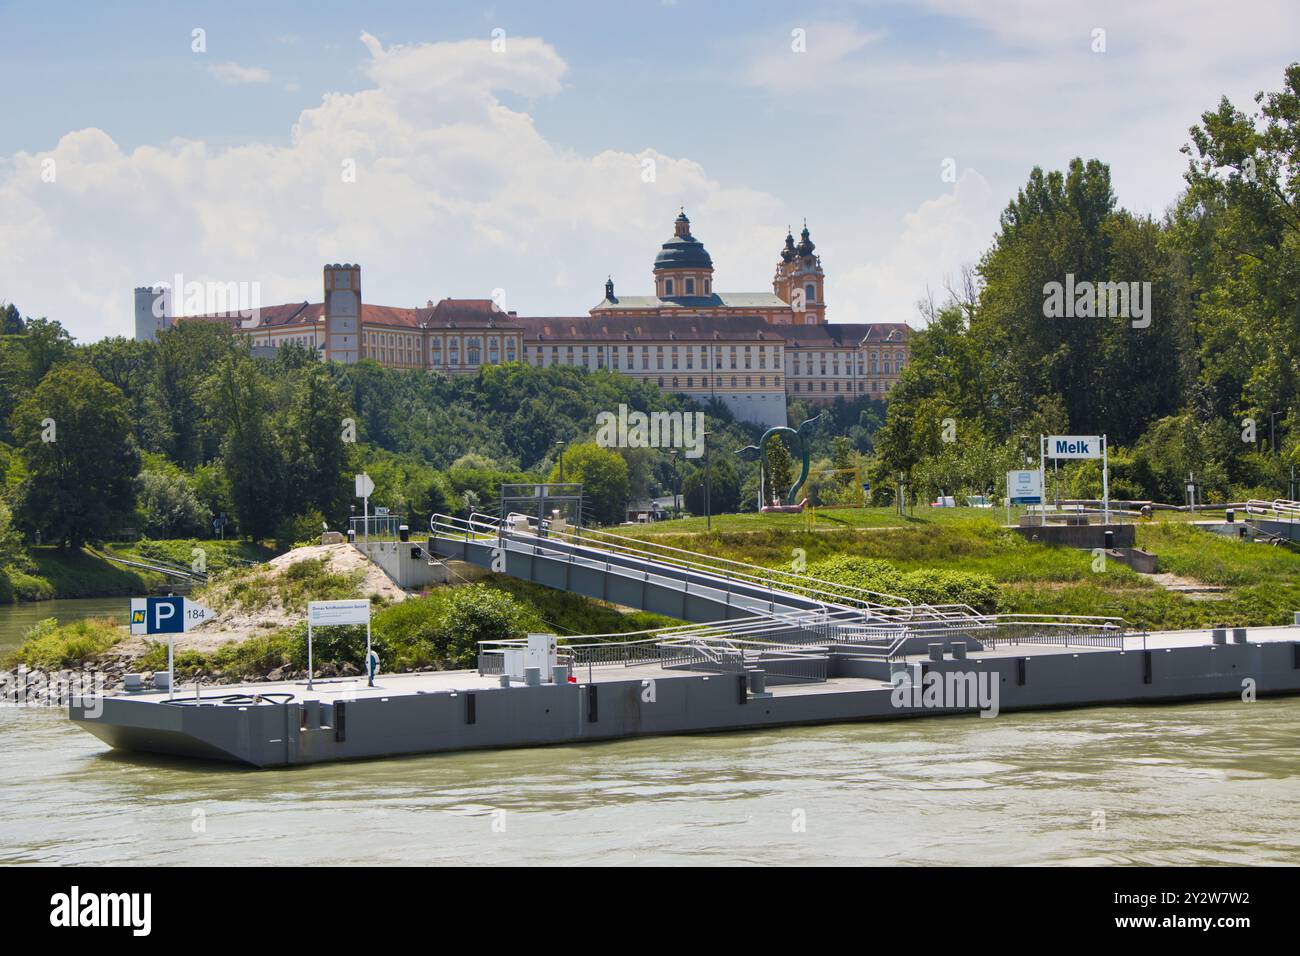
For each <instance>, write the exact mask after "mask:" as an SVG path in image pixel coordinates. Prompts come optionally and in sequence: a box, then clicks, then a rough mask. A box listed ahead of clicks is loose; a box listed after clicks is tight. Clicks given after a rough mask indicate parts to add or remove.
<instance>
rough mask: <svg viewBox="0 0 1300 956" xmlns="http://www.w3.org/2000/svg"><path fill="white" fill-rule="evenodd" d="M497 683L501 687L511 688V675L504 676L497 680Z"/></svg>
mask: <svg viewBox="0 0 1300 956" xmlns="http://www.w3.org/2000/svg"><path fill="white" fill-rule="evenodd" d="M497 683H498V684H499V685H500V686H502V687H509V686H510V675H509V674H502V675H501V676H500V677H498V678H497Z"/></svg>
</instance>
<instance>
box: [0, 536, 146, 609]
mask: <svg viewBox="0 0 1300 956" xmlns="http://www.w3.org/2000/svg"><path fill="white" fill-rule="evenodd" d="M162 580H163V578H162V576H161V575H156V574H153V573H151V572H148V571H137V570H134V569H131V568H123V567H120V566H118V565H116V564H113V563H112V562H110V561H106V560H104V559H103V558H101V557H99V556H98V555H95V554H92V553H91V552H90V551H87V550H82V549H72V548H68V549H61V548H53V547H39V548H30V549H29V550H28V551H27V554H26V560H25V561H24V562H23V563H22V565H21V566H12V565H11V566H8V567H4V568H0V601H3V602H5V603H11V602H13V601H48V600H52V599H54V598H84V597H114V596H116V595H119V594H120V595H132V594H147V593H148V592H149V590H150V588H151V587H154V586H156V585H158V584H160V583H162Z"/></svg>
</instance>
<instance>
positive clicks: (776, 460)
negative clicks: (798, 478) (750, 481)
mask: <svg viewBox="0 0 1300 956" xmlns="http://www.w3.org/2000/svg"><path fill="white" fill-rule="evenodd" d="M766 468H767V483H766V488H765V490H766V493H767V499H768V501H771V500H772V499H773V498H776V499H778V500H780V501H784V500H785V496H786V493H787V492H788V491H789V490H790V485H791V484H793V483H794V461H793V459H791V457H790V450H789V449H788V448H786V447H785V442H784V441H782V440H781V436H780V435H773V436H772V437H771V438H769V439H768V440H767V457H766Z"/></svg>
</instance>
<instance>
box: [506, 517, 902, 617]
mask: <svg viewBox="0 0 1300 956" xmlns="http://www.w3.org/2000/svg"><path fill="white" fill-rule="evenodd" d="M524 517H528V516H527V515H525V516H524ZM587 534H589V535H599V536H601V537H602V538H615V539H617V540H618V541H620V542H621V541H631V542H636V545H637V546H636V547H633V546H632V545H620V547H623V548H625V549H626V550H628V551H633V552H637V553H642V554H653V553H654V552H653V551H651V550H650V549H651V548H658V549H660V550H661V551H671V552H673V553H675V554H684V555H690V556H691V557H693V558H699V557H705V558H708V559H709V560H710V561H713V562H715V563H716V564H729V565H734V566H736V567H739V568H748V569H752V570H756V571H762V572H763V573H764V574H768V575H780V576H782V577H787V578H795V579H796V580H798V581H800V582H801V583H803V582H807V581H816V582H818V583H820V584H832V585H833V586H834V587H842V588H845V589H846V590H850V591H857V592H858V593H860V594H870V595H872V596H874V597H880V598H887V599H888V600H890V601H894V602H897V604H899V605H901V606H902V607H904V608H910V607H914V606H915V605H914V604H913V602H912V601H910V600H908V599H907V598H905V597H900V596H898V595H896V594H886V593H884V592H883V591H872V590H870V589H868V588H860V587H855V586H852V585H840V584H834V582H830V581H821V580H820V579H818V578H814V577H812V576H811V575H807V574H797V573H796V572H794V571H784V570H782V569H781V568H765V567H763V566H762V565H758V564H750V563H748V562H745V561H736V560H734V559H732V558H720V557H716V556H714V555H704V554H700V553H699V552H698V551H688V550H686V549H685V548H675V547H673V546H672V545H667V544H660V543H659V542H657V541H646V540H644V539H642V538H633V537H631V536H629V535H622V534H616V533H615V532H613V531H603V530H599V529H587ZM660 560H668V559H665V558H660ZM868 603H870V602H868ZM882 606H883V607H886V608H891V609H892V608H893V605H882ZM923 606H927V605H923Z"/></svg>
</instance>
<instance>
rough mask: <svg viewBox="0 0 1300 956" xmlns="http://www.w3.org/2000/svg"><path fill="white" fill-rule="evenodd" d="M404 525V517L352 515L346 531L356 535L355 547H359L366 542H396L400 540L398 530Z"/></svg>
mask: <svg viewBox="0 0 1300 956" xmlns="http://www.w3.org/2000/svg"><path fill="white" fill-rule="evenodd" d="M404 524H406V516H405V515H370V516H369V517H368V518H367V517H365V516H363V515H353V516H352V517H351V518H349V519H348V529H349V530H350V531H353V532H354V533H355V534H356V541H355V543H356V544H357V545H361V544H362V543H363V542H365V541H366V540H369V541H370V542H371V543H374V542H376V541H398V540H400V538H401V535H400V528H401V526H402V525H404ZM367 536H368V538H367Z"/></svg>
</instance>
